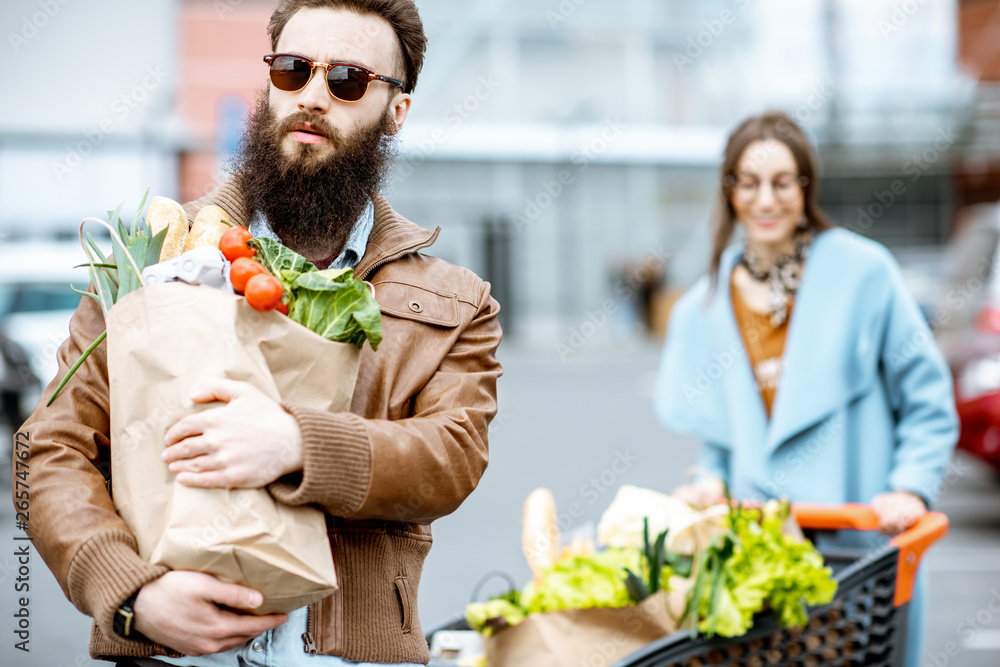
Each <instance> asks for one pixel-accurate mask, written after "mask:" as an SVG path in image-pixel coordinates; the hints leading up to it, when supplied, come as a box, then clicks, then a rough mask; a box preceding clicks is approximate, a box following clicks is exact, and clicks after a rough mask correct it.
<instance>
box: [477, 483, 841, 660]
mask: <svg viewBox="0 0 1000 667" xmlns="http://www.w3.org/2000/svg"><path fill="white" fill-rule="evenodd" d="M556 516H557V515H556V511H555V503H554V500H553V499H552V496H551V494H550V493H549V492H548V491H546V490H544V489H539V490H536V491H535V492H533V493H532V494H531V495H530V496H529V497H528V500H527V502H526V504H525V509H524V517H523V522H524V532H523V537H522V547H523V548H524V552H525V558H526V559H527V561H528V564H529V567H530V568H531V571H532V574H533V579H532V581H531V582H530V583H529V584H528V585H527V586H525V587H524V588H523V589H522V590H520V591H517V590H512V591H509V592H508V593H506V594H505V595H502V596H499V597H497V598H494V599H492V600H489V601H488V602H484V603H473V604H470V605H469V606H468V607H467V609H466V619H467V621H468V623H469V625H470V627H472V628H473V629H475V630H478V631H479V632H480V633H482V635H483V636H484V646H485V649H486V659H487V660H486V662H487V664H489V665H490V667H513V666H514V665H517V666H518V667H533V666H535V665H537V666H539V667H541V666H542V665H545V666H547V667H560V666H561V665H572V666H574V667H575V666H576V665H580V664H585V663H587V661H588V660H589V659H590V658H592V657H593V656H595V655H598V654H599V655H601V656H603V659H604V660H606V662H605V663H604V664H611V663H612V662H614V661H616V660H620V659H622V658H624V657H625V656H626V655H628V654H629V653H632V652H634V651H636V650H638V649H640V648H642V647H643V646H644V645H646V644H648V643H649V642H652V641H655V640H657V639H659V638H661V637H664V636H666V635H668V634H671V633H674V632H678V631H687V632H689V633H691V634H692V635H698V634H701V635H704V636H707V637H712V636H715V635H719V636H722V637H736V636H740V635H743V634H745V633H746V632H747V631H748V630H749V629H750V628H751V627H752V625H753V620H754V615H755V614H756V613H757V612H760V611H762V610H764V609H765V608H768V609H771V610H773V611H774V612H775V615H776V617H777V618H778V620H779V622H780V623H781V624H783V625H786V626H802V625H804V624H805V623H806V620H807V615H806V606H807V605H816V604H825V603H827V602H829V601H830V600H832V599H833V596H834V593H835V592H836V588H837V584H836V581H835V580H834V579H833V576H832V572H831V570H830V569H829V568H827V567H825V566H824V564H823V558H822V556H820V554H819V552H817V551H816V549H815V548H814V547H813V545H812V544H811V543H810V542H809V541H808V540H805V539H804V538H803V537H802V536H801V533H800V532H799V531H798V530H797V526H794V521H789V516H790V508H789V504H788V503H787V501H782V502H779V501H771V502H768V503H767V504H765V505H763V506H762V507H741V506H740V505H739V504H738V503H729V504H718V505H713V506H710V507H708V508H706V509H704V510H701V511H698V510H695V509H693V508H691V507H690V506H689V505H687V504H686V503H684V502H682V501H680V500H677V499H676V498H672V497H670V496H666V495H664V494H661V493H658V492H655V491H651V490H646V489H639V488H636V487H633V486H623V487H622V488H621V489H619V491H618V494H617V496H616V497H615V500H614V502H613V503H612V505H611V507H610V508H609V509H608V510H607V511H606V512H605V514H604V516H603V517H602V519H601V521H600V523H599V525H598V528H597V536H598V539H597V541H598V543H599V545H600V548H598V547H597V545H595V544H593V543H590V544H586V543H581V542H579V541H578V542H577V543H576V544H572V545H570V546H568V547H565V548H564V547H562V546H560V541H559V528H558V524H557V520H556ZM783 527H784V529H783ZM581 660H582V661H584V662H581ZM587 664H589V663H587Z"/></svg>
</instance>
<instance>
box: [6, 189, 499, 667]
mask: <svg viewBox="0 0 1000 667" xmlns="http://www.w3.org/2000/svg"><path fill="white" fill-rule="evenodd" d="M206 203H215V204H218V205H220V206H222V208H223V209H225V210H226V211H227V212H228V213H229V215H230V216H231V218H232V219H233V221H234V222H236V223H238V224H242V225H244V226H245V225H246V224H247V222H248V215H249V211H247V210H245V209H246V207H245V204H244V202H243V199H242V196H241V194H240V192H239V191H238V190H237V189H236V188H235V187H234V186H233V185H231V184H225V185H223V186H222V187H220V188H219V189H217V190H216V191H215V192H213V193H212V194H210V195H208V196H207V197H205V198H203V199H201V200H198V201H197V202H192V203H191V204H188V205H187V206H186V207H185V209H186V210H187V211H188V214H189V217H191V218H192V219H193V216H194V213H195V212H197V210H198V209H199V208H200V207H201V206H202V205H204V204H206ZM439 231H440V229H438V230H435V231H434V232H429V231H427V230H425V229H422V228H420V227H418V226H417V225H414V224H413V223H411V222H409V221H407V220H405V219H404V218H402V217H401V216H399V215H398V214H396V213H395V212H394V211H393V210H392V208H391V207H390V206H389V204H388V203H387V202H386V201H385V200H384V199H383V198H381V197H376V199H375V225H374V228H373V230H372V233H371V236H370V238H369V241H368V247H367V251H366V252H365V255H364V257H363V258H362V259H361V261H360V263H359V264H358V266H357V269H356V274H357V275H359V276H360V277H363V278H365V279H367V280H370V281H371V282H372V283H374V285H375V293H376V298H377V299H378V301H379V304H380V306H381V308H382V313H383V318H382V332H383V342H382V343H381V345H380V346H379V348H378V352H372V350H371V347H370V346H367V345H366V346H365V348H364V350H363V352H362V356H361V367H360V372H359V376H358V381H357V385H356V387H355V391H354V398H353V402H352V404H351V410H350V412H349V413H341V414H331V413H325V412H320V411H315V410H310V409H304V408H298V407H296V406H294V405H286V406H285V407H286V409H288V410H289V412H290V413H291V414H292V415H294V416H295V418H296V419H297V421H298V423H299V426H300V427H301V429H302V435H303V444H304V450H305V451H304V459H305V466H304V472H303V473H302V474H301V476H297V477H296V478H295V479H289V478H282V480H279V481H277V482H275V483H274V484H272V485H271V487H270V490H271V492H272V493H273V494H274V495H275V496H276V497H277V498H278V499H279V500H282V501H283V502H286V503H288V504H292V505H299V504H304V503H317V504H319V505H322V506H323V507H324V508H325V509H326V511H327V512H328V516H327V524H328V528H329V536H330V547H331V549H332V551H333V559H334V563H335V565H336V570H337V579H338V581H339V583H340V586H341V588H340V589H339V590H338V591H337V592H336V593H335V594H334V595H333V596H331V597H329V598H326V599H325V600H322V601H321V602H319V603H317V604H314V605H312V606H311V607H310V613H309V621H308V625H309V627H308V633H307V636H304V639H303V643H304V649H306V650H307V651H311V652H312V651H315V652H318V653H323V654H332V655H339V656H342V657H344V658H346V659H348V660H355V661H371V662H427V660H428V651H427V644H426V642H425V641H424V637H423V633H422V631H421V628H420V621H419V619H418V618H417V588H418V586H419V583H420V574H421V570H422V567H423V561H424V558H425V557H426V555H427V552H428V551H429V550H430V547H431V531H430V526H429V524H430V522H431V521H433V520H434V519H436V518H438V517H441V516H444V515H446V514H448V513H450V512H453V511H455V509H456V508H458V506H459V505H461V504H462V501H464V500H465V498H466V497H467V496H468V495H469V494H470V493H471V492H472V490H473V489H474V488H475V487H476V485H477V483H478V482H479V478H480V476H481V475H482V474H483V471H484V470H485V468H486V464H487V428H488V426H489V423H490V421H491V420H492V419H493V417H494V416H495V414H496V410H497V403H496V381H497V378H498V377H499V376H500V374H501V368H500V364H499V363H498V362H497V359H496V350H497V346H498V345H499V344H500V338H501V331H500V326H499V324H498V321H497V313H498V311H499V306H498V305H497V303H496V301H494V300H493V299H492V298H490V286H489V284H488V283H486V282H484V281H483V280H481V279H480V278H478V277H477V276H476V275H474V274H473V273H472V272H471V271H469V270H467V269H464V268H461V267H457V266H454V265H451V264H448V263H447V262H444V261H442V260H439V259H436V258H433V257H428V256H426V255H422V254H420V252H419V251H420V250H421V249H423V248H426V247H428V246H430V245H431V244H432V243H433V242H434V240H435V239H436V238H437V235H438V233H439ZM103 329H104V318H103V315H102V313H101V311H100V308H99V307H98V304H97V303H96V302H95V301H94V300H93V299H87V298H85V299H83V300H82V302H81V305H80V307H79V308H78V309H77V312H76V314H75V315H74V316H73V320H72V322H71V324H70V338H69V339H68V340H67V341H66V342H65V343H63V345H62V347H61V348H60V349H59V353H58V356H59V366H60V368H59V374H58V377H62V375H63V374H64V373H65V371H66V369H67V368H68V367H69V366H70V365H71V364H72V363H73V362H74V361H75V360H76V359H77V357H78V356H79V355H80V353H81V351H82V350H84V349H85V348H86V347H87V346H89V345H90V343H91V342H92V341H93V340H94V339H95V338H97V336H98V335H99V334H100V333H101V331H103ZM105 350H106V346H105V345H101V346H100V347H99V348H98V349H97V351H96V352H95V353H94V354H93V355H91V357H90V359H89V360H88V362H87V363H86V364H85V365H84V366H82V367H81V368H80V370H79V371H78V372H77V374H76V376H75V377H74V378H73V379H72V380H71V381H70V383H69V384H68V385H67V386H66V388H65V389H64V390H63V392H62V393H61V394H60V396H59V397H58V399H57V400H56V401H54V402H53V404H52V406H51V407H45V400H47V397H48V395H49V394H50V393H51V392H52V390H53V389H54V385H50V386H49V388H48V389H47V391H46V392H45V397H43V400H42V401H41V402H40V403H39V407H38V408H36V410H35V412H34V413H33V414H32V415H31V417H30V418H29V420H28V421H27V423H25V425H24V426H23V427H22V428H21V431H20V433H21V435H20V439H21V440H22V441H23V440H24V439H27V440H28V442H29V443H30V459H29V466H30V473H29V474H30V478H29V479H30V482H29V484H30V494H31V496H30V517H29V519H30V520H29V526H30V527H29V530H28V532H29V533H30V534H31V535H32V536H33V538H34V545H35V548H37V549H38V552H39V553H40V554H41V556H42V557H43V558H44V560H45V562H46V563H47V564H48V566H49V568H50V569H51V570H52V572H53V573H54V574H55V576H56V579H58V581H59V583H60V585H61V586H62V588H63V591H64V592H65V593H66V595H67V597H68V598H69V599H70V601H72V603H73V604H74V605H75V606H76V607H77V608H78V609H79V610H80V611H82V612H83V613H85V614H87V615H89V616H92V617H93V618H94V629H93V634H92V637H91V646H90V652H91V655H93V656H94V657H105V656H149V655H156V654H168V655H177V654H176V653H173V652H171V651H169V650H168V649H166V648H165V647H162V646H158V645H154V644H152V643H147V642H138V641H133V640H125V639H122V638H120V637H118V636H117V635H116V634H115V633H114V631H113V629H112V618H113V613H114V610H115V609H116V608H117V607H118V605H119V604H120V603H121V602H122V601H124V600H125V599H126V598H127V597H128V596H129V595H130V594H131V593H132V592H134V591H136V590H138V589H139V588H140V587H141V586H142V585H144V584H145V583H146V582H148V581H151V580H153V579H155V578H157V577H159V576H160V575H162V574H163V573H164V572H165V569H164V568H162V567H154V566H151V565H149V564H147V563H146V562H144V561H142V560H141V559H140V558H139V556H138V553H137V550H136V543H135V539H134V538H133V536H132V534H131V533H130V532H129V530H128V528H127V527H126V525H125V523H124V522H123V521H122V519H121V518H120V517H119V516H118V515H117V513H116V512H115V509H114V506H113V504H112V502H111V498H110V497H109V495H108V491H107V488H106V486H105V479H104V476H103V475H102V470H103V471H104V472H108V471H109V464H108V463H107V462H108V461H110V450H109V449H108V448H109V447H110V446H111V444H112V443H111V442H110V439H109V436H108V434H109V418H108V411H109V407H110V406H109V395H108V393H109V392H108V372H107V356H106V352H105Z"/></svg>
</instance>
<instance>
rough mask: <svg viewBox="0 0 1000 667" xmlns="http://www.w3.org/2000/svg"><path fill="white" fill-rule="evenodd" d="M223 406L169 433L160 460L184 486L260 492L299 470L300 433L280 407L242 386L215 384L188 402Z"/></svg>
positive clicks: (192, 417)
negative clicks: (258, 490) (283, 476)
mask: <svg viewBox="0 0 1000 667" xmlns="http://www.w3.org/2000/svg"><path fill="white" fill-rule="evenodd" d="M191 400H193V401H194V402H195V403H211V402H213V401H222V402H223V403H225V405H223V406H221V407H217V408H209V409H207V410H203V411H202V412H199V413H197V414H193V415H188V416H187V417H185V418H183V419H181V420H180V421H179V422H177V423H176V424H174V425H173V426H172V427H171V428H170V430H168V431H167V433H166V435H165V437H164V440H165V442H166V449H165V450H164V451H163V460H164V461H166V462H167V463H168V464H169V468H170V472H172V473H174V474H176V475H177V481H178V482H180V483H181V484H184V485H186V486H197V487H204V488H226V489H259V488H261V487H264V486H267V485H268V484H270V483H271V482H273V481H274V480H276V479H278V478H279V477H281V476H282V475H286V474H288V473H290V472H294V471H296V470H301V469H302V432H301V431H300V430H299V425H298V422H296V421H295V418H294V417H292V416H291V415H290V414H288V413H287V412H285V410H284V408H282V407H281V406H280V405H279V404H278V403H276V402H275V401H273V400H271V399H270V398H268V397H267V396H266V395H264V394H263V393H262V392H261V391H259V390H258V389H257V388H255V387H253V386H252V385H249V384H247V383H245V382H236V381H233V380H215V381H212V382H210V383H208V384H207V385H206V386H204V387H203V388H201V389H200V390H199V391H198V392H196V393H195V394H193V395H192V396H191Z"/></svg>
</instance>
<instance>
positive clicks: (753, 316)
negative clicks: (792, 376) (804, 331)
mask: <svg viewBox="0 0 1000 667" xmlns="http://www.w3.org/2000/svg"><path fill="white" fill-rule="evenodd" d="M729 292H730V295H731V297H732V301H733V314H734V315H735V316H736V324H737V325H739V328H740V334H741V335H742V336H743V345H744V346H745V347H746V350H747V355H748V356H749V357H750V367H751V368H752V369H753V375H754V378H756V380H757V387H758V388H759V389H760V396H761V398H762V399H764V409H765V410H767V416H768V417H769V418H770V416H771V408H772V406H773V405H774V395H775V394H776V393H777V391H778V383H779V382H780V381H781V368H782V361H783V358H784V354H785V338H786V337H787V335H788V320H790V319H791V316H792V305H793V304H792V303H791V302H790V303H789V304H788V317H787V318H786V319H785V323H784V324H782V325H781V326H780V327H773V326H771V316H770V315H769V314H767V313H758V312H757V311H755V310H751V309H750V307H749V306H748V305H747V304H746V302H745V301H743V298H742V297H740V294H739V292H738V291H737V289H736V284H735V283H734V282H732V281H730V286H729Z"/></svg>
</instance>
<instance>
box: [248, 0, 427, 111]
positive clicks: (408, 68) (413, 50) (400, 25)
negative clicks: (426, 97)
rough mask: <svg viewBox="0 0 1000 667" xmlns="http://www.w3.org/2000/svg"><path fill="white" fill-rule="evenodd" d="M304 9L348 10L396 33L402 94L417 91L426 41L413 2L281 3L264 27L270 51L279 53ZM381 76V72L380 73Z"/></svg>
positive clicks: (305, 0) (311, 0)
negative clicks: (284, 33) (368, 16)
mask: <svg viewBox="0 0 1000 667" xmlns="http://www.w3.org/2000/svg"><path fill="white" fill-rule="evenodd" d="M304 7H310V8H328V9H347V10H350V11H352V12H356V13H358V14H372V15H374V16H378V17H381V18H382V19H384V20H385V21H386V22H387V23H388V24H389V25H390V26H392V29H393V31H394V32H395V33H396V38H397V39H398V41H399V49H400V53H402V57H403V61H402V62H401V63H399V67H400V69H401V70H402V72H401V74H402V79H403V92H405V93H412V92H413V89H414V88H416V87H417V75H418V74H420V68H421V67H423V65H424V51H425V50H426V49H427V37H426V35H424V25H423V23H421V21H420V14H418V13H417V6H416V5H415V4H414V3H413V0H281V2H280V3H279V4H278V8H277V9H275V10H274V13H273V14H271V21H270V23H269V24H268V26H267V34H268V35H270V37H271V49H272V50H274V51H276V50H277V49H278V38H279V37H281V33H282V31H283V30H284V29H285V26H286V25H287V24H288V20H289V19H291V18H292V15H293V14H295V12H297V11H299V10H300V9H302V8H304ZM379 73H380V74H382V72H379Z"/></svg>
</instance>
